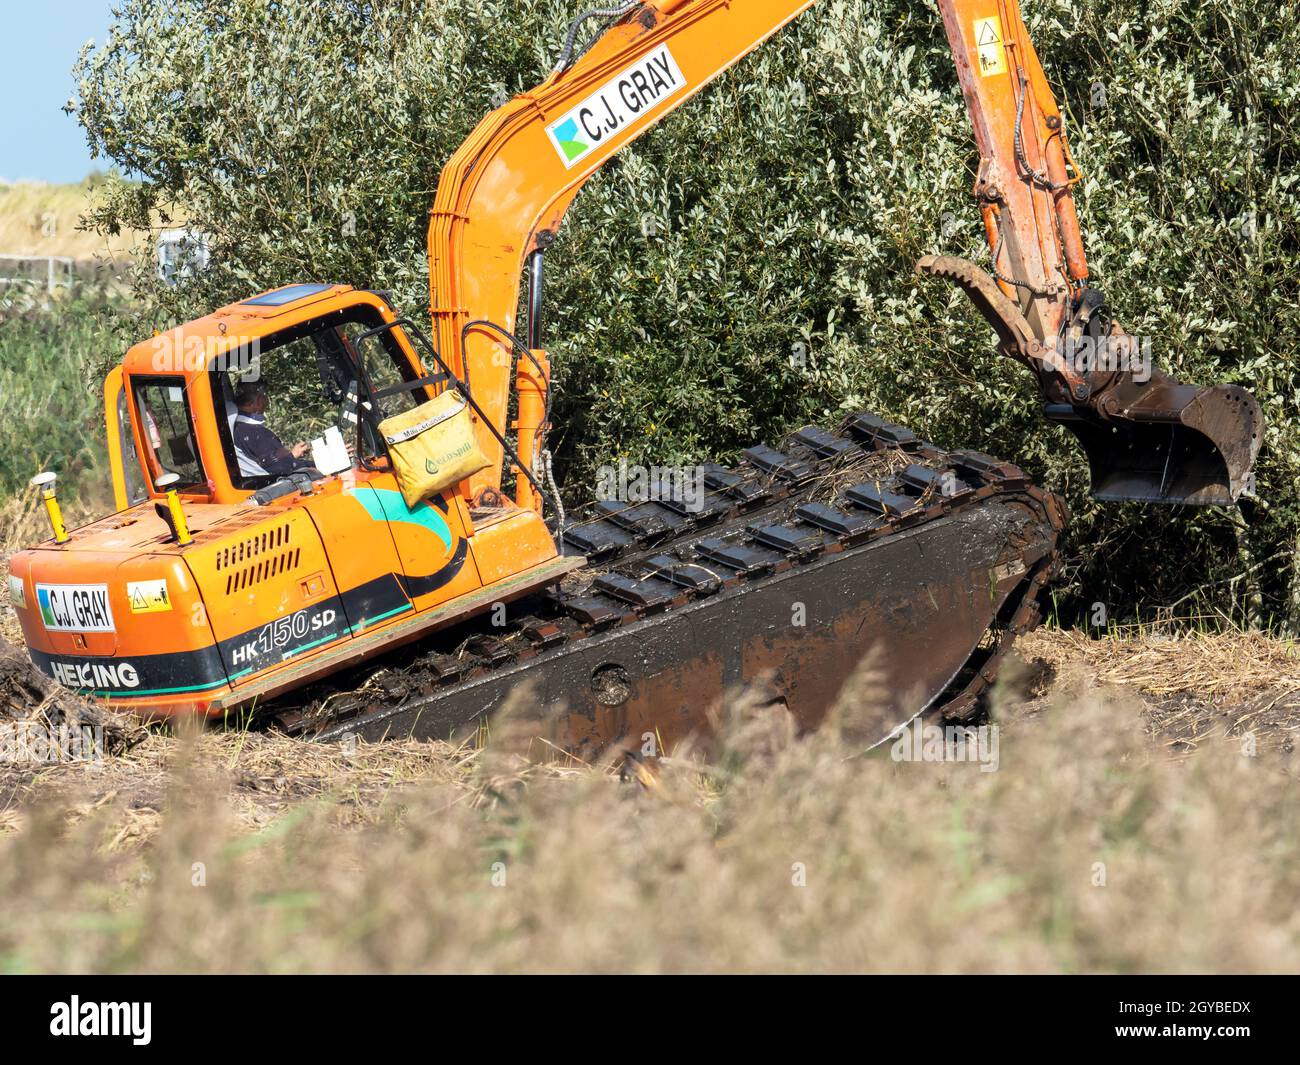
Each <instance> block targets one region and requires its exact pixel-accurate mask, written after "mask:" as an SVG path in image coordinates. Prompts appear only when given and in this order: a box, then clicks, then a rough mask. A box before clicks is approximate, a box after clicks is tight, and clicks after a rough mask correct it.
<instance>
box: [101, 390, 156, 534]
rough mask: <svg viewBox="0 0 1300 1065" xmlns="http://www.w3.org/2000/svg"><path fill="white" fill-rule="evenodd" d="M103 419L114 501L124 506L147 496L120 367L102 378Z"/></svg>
mask: <svg viewBox="0 0 1300 1065" xmlns="http://www.w3.org/2000/svg"><path fill="white" fill-rule="evenodd" d="M104 423H105V425H107V427H108V466H109V472H110V474H111V476H112V480H113V503H114V506H115V507H116V508H117V510H119V511H122V510H126V509H127V508H128V507H133V506H135V505H136V504H137V503H143V502H144V501H145V500H146V499H148V498H149V490H148V488H147V487H146V486H145V483H144V474H143V473H142V467H141V465H140V455H139V453H138V452H137V451H136V448H135V433H134V432H132V430H131V413H130V411H129V409H128V408H127V403H126V390H125V389H124V388H123V387H122V367H120V366H115V367H113V369H111V370H110V371H109V372H108V376H107V377H105V378H104Z"/></svg>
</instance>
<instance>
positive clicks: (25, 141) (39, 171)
mask: <svg viewBox="0 0 1300 1065" xmlns="http://www.w3.org/2000/svg"><path fill="white" fill-rule="evenodd" d="M111 6H112V3H111V0H45V2H44V3H42V2H40V0H37V2H32V0H18V2H14V0H10V2H8V3H6V4H5V5H4V27H3V31H2V33H0V178H7V179H9V180H10V181H16V180H19V179H21V178H35V179H37V180H40V181H57V182H68V181H80V180H81V179H82V178H83V177H85V176H86V174H88V173H89V172H90V171H91V169H93V168H94V167H96V166H98V167H100V168H106V167H107V162H106V161H105V160H104V159H98V160H95V161H94V162H93V163H92V162H91V159H90V151H89V150H88V149H87V147H86V136H85V134H84V133H83V132H82V130H81V127H80V126H79V125H77V122H76V119H74V118H72V117H71V116H69V115H65V114H64V113H63V111H62V110H61V108H62V107H63V105H64V103H65V102H66V101H67V99H68V97H69V96H70V95H71V94H72V64H73V63H74V62H75V61H76V58H77V52H78V51H79V50H80V48H81V46H82V45H83V44H84V43H85V42H86V40H87V39H89V38H91V37H93V38H94V39H95V43H96V44H103V42H104V40H105V38H106V37H107V36H108V25H109V22H111V21H112V15H111V13H110V11H109V9H110V7H111Z"/></svg>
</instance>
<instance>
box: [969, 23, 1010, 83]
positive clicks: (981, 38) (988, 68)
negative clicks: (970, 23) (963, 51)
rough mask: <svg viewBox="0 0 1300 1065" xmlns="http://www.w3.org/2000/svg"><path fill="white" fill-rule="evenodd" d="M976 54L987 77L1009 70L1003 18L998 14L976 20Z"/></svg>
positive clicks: (981, 71)
mask: <svg viewBox="0 0 1300 1065" xmlns="http://www.w3.org/2000/svg"><path fill="white" fill-rule="evenodd" d="M975 54H976V55H977V56H978V57H979V68H980V75H981V76H982V77H985V78H989V77H992V76H993V75H994V74H1005V73H1006V72H1007V52H1006V46H1005V45H1004V43H1003V40H1002V20H1001V19H1000V18H998V16H997V15H990V16H989V17H988V18H977V19H976V20H975Z"/></svg>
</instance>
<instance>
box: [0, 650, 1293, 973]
mask: <svg viewBox="0 0 1300 1065" xmlns="http://www.w3.org/2000/svg"><path fill="white" fill-rule="evenodd" d="M1071 640H1074V641H1075V643H1076V644H1077V642H1078V641H1077V640H1075V638H1074V637H1072V636H1070V635H1069V634H1060V633H1057V634H1037V635H1036V636H1035V637H1033V638H1031V640H1030V641H1028V642H1027V644H1026V646H1027V648H1028V650H1027V651H1026V652H1025V653H1026V654H1030V655H1034V654H1035V653H1036V652H1040V654H1038V657H1040V659H1045V660H1047V661H1051V660H1052V659H1053V658H1054V656H1055V657H1059V658H1060V660H1061V662H1060V668H1059V674H1058V675H1057V676H1056V678H1055V679H1054V680H1053V681H1051V682H1050V683H1046V682H1044V681H1043V680H1042V677H1040V678H1039V680H1038V681H1029V680H1026V679H1024V677H1023V676H1022V679H1021V680H1020V681H1019V682H1018V683H1017V682H1014V681H1013V682H1012V683H1010V684H1007V685H1004V686H1003V687H1002V688H1001V689H1000V695H999V697H998V700H997V706H996V708H995V715H996V720H997V721H998V722H999V724H1000V726H1001V732H1000V750H999V759H998V761H999V766H998V769H997V771H995V772H981V769H980V766H978V765H975V764H952V763H947V764H936V763H930V762H896V761H894V760H893V759H891V757H890V755H889V753H888V751H887V750H886V751H884V752H879V753H876V754H872V755H869V756H863V755H861V754H859V753H857V752H856V751H855V750H854V748H853V746H852V744H851V742H850V741H849V740H848V739H847V738H846V737H847V735H848V734H849V728H848V726H849V725H850V724H851V718H852V715H853V712H854V708H855V706H857V705H859V704H861V703H862V702H863V701H870V699H871V698H872V692H873V685H872V682H871V679H870V677H869V676H865V677H860V678H859V679H858V681H857V682H856V683H855V685H854V686H853V688H852V690H851V691H849V692H848V693H847V694H846V696H845V698H844V699H843V700H842V704H843V705H842V706H841V709H840V713H839V721H840V725H839V726H837V727H831V728H827V729H824V730H822V731H820V732H818V733H817V734H815V735H812V736H809V737H805V738H796V737H795V736H794V735H793V734H792V732H791V730H790V728H789V725H788V722H787V721H785V720H784V719H783V718H781V717H774V716H772V712H771V711H761V712H760V711H757V710H755V709H753V708H752V707H747V706H746V705H745V704H744V703H743V702H741V703H738V704H736V705H733V706H732V707H731V708H730V709H729V711H728V712H727V713H726V715H724V722H725V723H724V726H723V729H722V736H721V739H720V741H719V743H718V744H717V746H716V747H715V748H714V749H713V750H712V751H711V752H710V754H709V756H708V758H707V759H705V758H704V757H703V756H702V755H696V754H692V753H691V752H687V751H679V752H676V756H675V757H674V758H671V759H667V760H664V761H663V762H661V763H660V764H659V766H658V771H657V773H656V775H655V777H654V778H653V779H646V780H643V781H640V782H635V781H624V780H620V779H618V777H617V776H615V775H613V774H611V773H609V772H604V771H598V770H596V769H593V768H589V767H585V766H581V765H572V764H567V765H566V764H557V763H555V762H554V761H552V762H549V763H546V762H538V761H535V760H533V759H532V758H530V757H529V754H530V744H529V742H528V740H527V737H526V736H523V735H522V734H520V733H516V732H515V731H514V730H512V729H511V728H509V727H498V728H496V729H495V731H494V735H493V738H492V742H491V744H490V745H489V746H488V748H487V749H486V750H483V751H478V752H475V751H471V750H468V749H453V748H451V747H449V746H446V745H442V744H421V743H393V744H385V745H378V746H365V745H363V746H360V747H358V748H356V749H354V750H347V749H343V748H338V747H325V746H321V747H317V746H306V745H303V744H300V743H297V742H295V741H290V740H285V739H282V738H279V737H276V736H273V735H268V734H240V733H226V734H218V733H208V734H204V735H201V736H198V737H197V738H189V739H179V740H178V739H175V738H171V737H167V736H161V735H152V736H150V738H148V739H147V740H146V741H145V742H144V743H143V744H141V745H139V746H137V747H135V748H134V749H133V750H132V751H131V752H130V753H128V754H127V755H125V756H123V757H119V758H110V759H107V760H105V761H104V762H102V763H99V764H97V765H86V766H80V767H78V766H65V767H60V768H54V769H49V770H44V771H42V772H39V773H36V774H33V773H31V772H29V771H22V770H20V769H19V768H17V767H13V768H11V769H9V770H8V771H7V773H8V775H7V776H0V780H6V781H7V782H8V794H7V796H6V798H7V803H6V807H7V812H6V813H5V814H3V815H0V816H2V817H3V818H4V820H3V822H0V825H2V827H3V831H0V896H2V897H3V898H4V899H5V905H4V907H3V910H2V911H0V966H2V967H3V968H4V969H7V970H9V971H19V972H30V971H40V972H48V971H115V972H116V971H128V972H129V971H173V970H179V971H200V972H223V971H230V970H236V971H256V972H307V971H312V972H315V971H363V972H372V971H394V970H397V971H411V970H418V971H448V970H469V971H482V972H487V971H491V972H501V971H575V970H576V971H600V972H609V971H645V972H667V971H671V972H682V971H714V970H727V971H766V970H780V971H823V970H853V971H858V970H865V971H907V972H914V971H926V972H932V971H943V972H981V971H1008V970H1014V971H1031V972H1132V971H1148V970H1152V971H1175V972H1182V971H1242V970H1244V971H1277V972H1284V971H1290V972H1293V971H1296V969H1297V967H1300V912H1298V911H1297V910H1296V907H1295V899H1296V897H1297V893H1300V818H1297V790H1296V780H1295V771H1296V762H1295V759H1294V752H1293V740H1294V730H1295V729H1296V727H1297V722H1298V721H1300V714H1298V713H1297V710H1296V708H1295V707H1294V706H1293V707H1292V708H1291V710H1290V711H1289V714H1288V715H1286V716H1282V717H1276V718H1273V719H1271V720H1269V722H1268V724H1267V725H1266V726H1265V728H1266V731H1265V732H1261V733H1260V734H1259V735H1258V736H1257V735H1256V734H1255V732H1254V731H1253V730H1255V729H1257V728H1260V725H1259V721H1260V720H1261V718H1260V717H1259V715H1254V716H1253V717H1252V715H1251V714H1250V713H1247V712H1244V711H1243V712H1242V713H1240V714H1236V716H1234V714H1235V711H1234V710H1233V709H1232V708H1231V707H1229V706H1228V704H1226V703H1223V702H1222V700H1220V699H1219V696H1218V695H1216V694H1215V691H1216V689H1214V688H1213V687H1212V686H1211V687H1210V688H1207V689H1206V693H1207V694H1206V695H1205V697H1204V698H1203V700H1202V703H1203V709H1204V711H1205V717H1204V719H1203V720H1204V722H1205V726H1204V727H1203V728H1200V729H1199V730H1196V731H1194V734H1193V735H1191V736H1190V737H1189V736H1188V735H1187V734H1183V735H1181V736H1171V735H1169V734H1168V733H1165V732H1162V731H1161V718H1160V716H1159V715H1158V714H1153V713H1152V709H1151V707H1150V706H1149V705H1147V704H1145V703H1144V702H1143V698H1144V697H1143V696H1142V695H1141V692H1140V691H1139V690H1137V689H1133V688H1129V689H1127V690H1125V689H1123V688H1115V687H1112V688H1101V687H1097V686H1096V685H1095V684H1094V682H1093V680H1092V679H1091V675H1090V673H1089V672H1088V669H1087V667H1086V666H1081V665H1078V663H1082V662H1085V661H1086V660H1087V658H1088V656H1087V655H1085V654H1082V653H1080V651H1079V648H1078V647H1077V646H1074V647H1072V645H1071V643H1070V641H1071ZM1035 641H1037V642H1035ZM1188 653H1189V654H1194V655H1197V656H1203V655H1204V654H1205V653H1206V649H1205V648H1201V647H1198V646H1189V648H1188ZM1277 653H1278V654H1279V655H1281V656H1282V658H1288V657H1290V656H1293V655H1294V650H1293V649H1287V648H1282V649H1281V650H1279V651H1278V652H1277ZM1144 654H1145V651H1144V649H1143V648H1142V647H1140V646H1137V645H1134V646H1121V645H1119V644H1115V645H1114V646H1113V647H1112V648H1111V651H1110V652H1109V653H1106V648H1105V647H1102V646H1099V647H1098V648H1097V656H1099V660H1100V659H1105V660H1109V659H1112V658H1115V657H1123V658H1125V659H1126V660H1130V661H1134V662H1137V661H1145V660H1146V659H1144V658H1143V655H1144ZM1198 660H1199V658H1198ZM1279 660H1281V659H1279ZM1040 668H1042V666H1041V663H1040ZM1134 668H1136V667H1134ZM1171 668H1173V667H1172V666H1171ZM1121 683H1124V682H1123V681H1121ZM1035 685H1039V687H1035ZM1254 694H1255V695H1260V693H1259V692H1255V693H1254ZM1292 694H1294V693H1292ZM1271 703H1272V705H1274V706H1276V705H1278V700H1277V699H1272V700H1271ZM1233 705H1234V706H1236V707H1237V709H1240V705H1239V704H1233ZM1257 741H1258V742H1257Z"/></svg>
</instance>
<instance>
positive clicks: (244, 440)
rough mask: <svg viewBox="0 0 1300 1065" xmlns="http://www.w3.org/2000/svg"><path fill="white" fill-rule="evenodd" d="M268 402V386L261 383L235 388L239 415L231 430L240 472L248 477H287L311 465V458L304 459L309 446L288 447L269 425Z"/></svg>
mask: <svg viewBox="0 0 1300 1065" xmlns="http://www.w3.org/2000/svg"><path fill="white" fill-rule="evenodd" d="M269 402H270V397H269V396H268V394H267V391H266V386H265V385H264V384H262V383H261V382H260V381H241V382H240V383H239V384H238V385H237V386H236V387H235V407H236V409H237V410H238V414H237V415H236V416H235V420H234V424H233V425H232V427H231V429H232V435H233V437H234V440H235V454H236V455H237V456H238V458H239V472H240V474H242V475H243V476H245V477H250V476H251V477H257V476H262V475H264V474H287V473H293V472H294V471H295V470H304V469H308V468H309V467H310V466H311V459H310V458H304V456H306V454H307V451H308V445H307V444H294V445H292V446H288V445H286V444H285V443H284V442H283V441H281V439H280V438H279V437H278V436H277V435H276V434H275V432H274V431H272V430H271V429H270V428H269V427H268V426H267V424H266V408H267V405H268V404H269Z"/></svg>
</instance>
